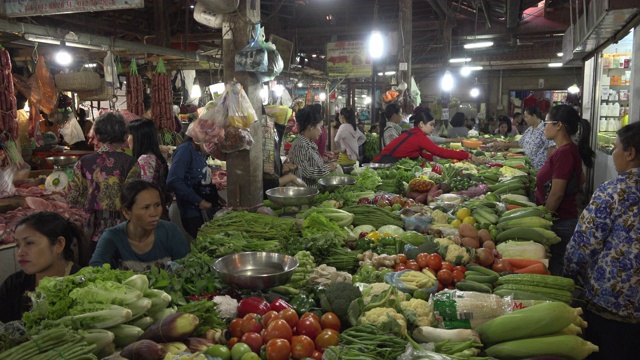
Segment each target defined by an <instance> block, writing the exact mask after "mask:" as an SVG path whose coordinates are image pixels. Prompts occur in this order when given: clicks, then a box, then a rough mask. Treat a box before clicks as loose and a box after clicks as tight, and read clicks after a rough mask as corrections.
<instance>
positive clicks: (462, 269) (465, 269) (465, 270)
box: [453, 265, 467, 274]
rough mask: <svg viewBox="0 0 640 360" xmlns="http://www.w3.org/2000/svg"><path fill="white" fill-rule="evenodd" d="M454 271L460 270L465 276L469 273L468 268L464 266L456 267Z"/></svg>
mask: <svg viewBox="0 0 640 360" xmlns="http://www.w3.org/2000/svg"><path fill="white" fill-rule="evenodd" d="M453 270H458V271H460V272H462V273H463V274H464V273H466V272H467V268H466V267H464V266H462V265H458V266H454V267H453Z"/></svg>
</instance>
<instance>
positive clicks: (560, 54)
mask: <svg viewBox="0 0 640 360" xmlns="http://www.w3.org/2000/svg"><path fill="white" fill-rule="evenodd" d="M556 55H558V57H562V55H564V53H561V52H559V53H557V54H556Z"/></svg>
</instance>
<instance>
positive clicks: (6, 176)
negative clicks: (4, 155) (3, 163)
mask: <svg viewBox="0 0 640 360" xmlns="http://www.w3.org/2000/svg"><path fill="white" fill-rule="evenodd" d="M17 169H18V168H17V167H16V166H15V165H10V166H7V167H0V198H5V197H10V196H13V195H14V194H15V193H16V188H15V187H14V186H13V175H14V174H15V173H16V171H17Z"/></svg>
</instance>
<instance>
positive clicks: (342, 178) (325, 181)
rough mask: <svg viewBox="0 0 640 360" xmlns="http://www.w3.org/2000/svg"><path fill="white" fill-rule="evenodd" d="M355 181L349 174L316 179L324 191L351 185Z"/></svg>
mask: <svg viewBox="0 0 640 360" xmlns="http://www.w3.org/2000/svg"><path fill="white" fill-rule="evenodd" d="M355 183H356V179H355V178H354V177H353V176H349V175H332V176H327V177H323V178H321V179H320V180H318V184H320V186H322V188H323V189H324V190H325V191H334V190H336V189H338V188H340V187H342V186H345V185H353V184H355Z"/></svg>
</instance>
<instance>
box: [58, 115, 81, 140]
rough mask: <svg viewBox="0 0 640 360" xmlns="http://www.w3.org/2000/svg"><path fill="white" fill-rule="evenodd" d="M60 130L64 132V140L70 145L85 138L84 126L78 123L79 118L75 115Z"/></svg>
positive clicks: (61, 132)
mask: <svg viewBox="0 0 640 360" xmlns="http://www.w3.org/2000/svg"><path fill="white" fill-rule="evenodd" d="M59 131H60V134H62V136H63V137H64V141H65V142H66V143H67V144H69V145H73V144H75V143H77V142H80V141H84V140H85V139H84V133H83V132H82V128H81V127H80V124H78V120H76V118H75V117H73V118H71V120H69V121H67V122H66V123H64V125H62V127H61V128H60V130H59Z"/></svg>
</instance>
